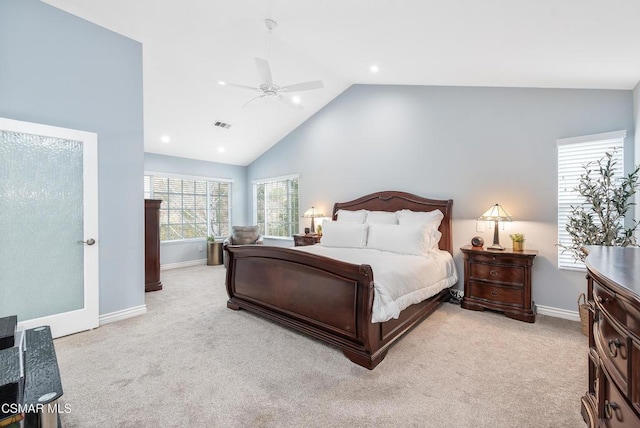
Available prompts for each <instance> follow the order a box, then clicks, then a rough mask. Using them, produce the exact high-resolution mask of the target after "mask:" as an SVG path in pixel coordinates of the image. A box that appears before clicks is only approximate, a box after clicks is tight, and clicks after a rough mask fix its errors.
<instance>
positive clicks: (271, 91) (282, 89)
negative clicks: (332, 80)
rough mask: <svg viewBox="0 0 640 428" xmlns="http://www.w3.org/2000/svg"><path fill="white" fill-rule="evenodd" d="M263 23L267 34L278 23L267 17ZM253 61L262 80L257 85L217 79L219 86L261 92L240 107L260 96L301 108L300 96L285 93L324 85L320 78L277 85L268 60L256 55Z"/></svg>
mask: <svg viewBox="0 0 640 428" xmlns="http://www.w3.org/2000/svg"><path fill="white" fill-rule="evenodd" d="M264 23H265V25H266V26H267V29H268V30H269V36H270V35H271V31H272V30H273V29H275V28H276V27H277V26H278V23H277V22H276V21H274V20H273V19H269V18H267V19H265V20H264ZM267 50H269V48H267ZM255 61H256V68H257V69H258V76H259V77H260V81H261V82H262V83H261V84H260V86H259V87H251V86H246V85H238V84H236V83H230V82H227V81H223V80H220V81H218V84H220V85H221V86H233V87H235V88H240V89H249V90H251V91H255V92H261V94H260V95H258V96H257V97H255V98H252V99H251V100H249V101H247V102H246V103H245V104H243V106H242V107H245V106H247V105H249V104H251V103H252V102H254V101H256V100H259V99H261V98H276V99H277V100H279V101H280V102H281V103H283V104H284V105H286V106H288V107H291V108H295V109H302V108H303V107H304V106H303V105H302V104H301V103H300V97H294V98H295V99H293V98H291V97H289V96H288V95H287V94H289V93H291V92H302V91H310V90H313V89H321V88H323V87H324V84H323V83H322V80H314V81H310V82H301V83H294V84H292V85H287V86H278V85H276V84H275V83H273V77H272V75H271V67H270V66H269V61H268V60H266V59H264V58H258V57H256V58H255Z"/></svg>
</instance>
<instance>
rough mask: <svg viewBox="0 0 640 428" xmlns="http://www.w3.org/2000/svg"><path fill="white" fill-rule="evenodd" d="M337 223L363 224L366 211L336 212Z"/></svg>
mask: <svg viewBox="0 0 640 428" xmlns="http://www.w3.org/2000/svg"><path fill="white" fill-rule="evenodd" d="M337 214H338V221H339V222H340V223H357V224H363V223H364V222H365V220H366V219H367V210H358V211H348V210H338V213H337Z"/></svg>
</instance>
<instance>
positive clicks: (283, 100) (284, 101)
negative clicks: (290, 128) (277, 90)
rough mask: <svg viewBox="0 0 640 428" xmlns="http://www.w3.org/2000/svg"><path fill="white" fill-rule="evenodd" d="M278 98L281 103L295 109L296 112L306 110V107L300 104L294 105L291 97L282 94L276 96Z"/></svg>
mask: <svg viewBox="0 0 640 428" xmlns="http://www.w3.org/2000/svg"><path fill="white" fill-rule="evenodd" d="M276 98H278V99H279V100H280V102H281V103H282V104H284V105H286V106H289V107H291V108H294V109H296V110H301V109H303V108H304V106H303V105H302V104H300V103H294V102H293V100H291V99H290V98H289V97H287V96H285V95H282V94H278V95H276Z"/></svg>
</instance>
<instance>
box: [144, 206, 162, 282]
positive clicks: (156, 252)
mask: <svg viewBox="0 0 640 428" xmlns="http://www.w3.org/2000/svg"><path fill="white" fill-rule="evenodd" d="M161 203H162V201H161V200H159V199H145V200H144V291H158V290H162V282H161V281H160V204H161Z"/></svg>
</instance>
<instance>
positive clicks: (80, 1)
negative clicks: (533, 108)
mask: <svg viewBox="0 0 640 428" xmlns="http://www.w3.org/2000/svg"><path fill="white" fill-rule="evenodd" d="M44 1H45V2H46V3H49V4H51V5H53V6H56V7H58V8H60V9H63V10H66V11H68V12H70V13H73V14H75V15H78V16H80V17H82V18H85V19H87V20H89V21H92V22H94V23H96V24H99V25H101V26H103V27H106V28H109V29H111V30H113V31H115V32H117V33H120V34H123V35H125V36H128V37H130V38H132V39H135V40H138V41H140V42H142V43H143V52H144V54H143V61H144V65H143V67H144V120H145V124H144V129H145V151H147V152H153V153H161V154H167V155H173V156H181V157H187V158H194V159H203V160H209V161H215V162H223V163H230V164H237V165H247V164H249V163H251V162H252V161H253V160H254V159H256V158H257V157H258V156H260V155H261V154H262V153H263V152H265V151H266V150H267V149H268V148H269V147H271V146H273V145H274V144H275V143H277V142H278V141H279V140H280V139H282V138H283V137H284V136H285V135H287V134H288V133H289V132H291V131H292V130H293V129H295V128H296V127H297V126H298V125H300V124H301V123H302V122H304V121H305V120H306V119H307V118H309V117H310V116H311V115H313V114H314V113H315V112H317V111H318V110H319V109H321V108H322V107H323V106H325V105H326V104H327V103H329V102H330V101H331V100H332V99H334V98H335V97H336V96H337V95H339V94H340V93H341V92H343V91H344V90H345V89H347V88H348V87H349V86H350V85H352V84H355V83H366V84H397V85H456V86H518V87H546V88H601V89H627V90H628V89H633V87H634V86H635V85H636V84H637V83H638V80H640V24H639V21H638V19H639V18H640V1H638V0H483V1H477V0H321V1H319V0H235V1H233V0H227V1H220V0H180V1H177V0H173V1H169V0H44ZM267 17H269V18H273V19H274V20H276V21H277V22H278V24H279V25H278V28H277V29H276V30H274V32H273V33H272V37H271V49H270V51H271V54H270V58H269V60H270V63H271V68H272V73H273V78H274V82H275V83H277V84H279V85H280V86H283V85H288V84H291V83H297V82H301V81H308V80H322V81H323V82H324V85H325V87H324V88H323V89H319V90H315V91H309V92H301V93H299V96H300V97H301V99H302V103H303V104H304V105H305V108H304V109H303V110H294V109H291V108H289V107H287V106H285V105H282V104H281V103H279V102H277V101H276V100H273V99H264V100H259V101H260V102H255V103H253V104H250V105H249V106H247V107H245V108H241V106H242V105H243V104H244V103H245V102H247V101H248V100H250V99H251V98H252V97H253V96H255V94H254V93H252V92H249V91H244V90H242V89H237V88H230V87H222V86H219V85H218V84H217V81H218V80H227V81H229V82H234V83H239V84H244V85H248V86H258V85H259V79H258V75H257V72H256V66H255V63H254V57H256V56H257V57H263V58H265V57H267V29H266V27H265V25H264V19H265V18H267ZM373 64H375V65H378V67H379V68H380V71H379V72H378V73H377V74H372V73H371V72H370V71H369V67H370V66H371V65H373ZM216 121H222V122H226V123H229V124H231V125H232V127H231V128H230V129H228V130H227V129H222V128H216V127H214V126H213V123H214V122H216ZM163 135H168V136H170V137H171V141H170V142H169V143H163V142H161V140H160V138H161V136H163ZM220 147H224V149H225V151H224V152H222V153H221V152H219V148H220Z"/></svg>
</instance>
